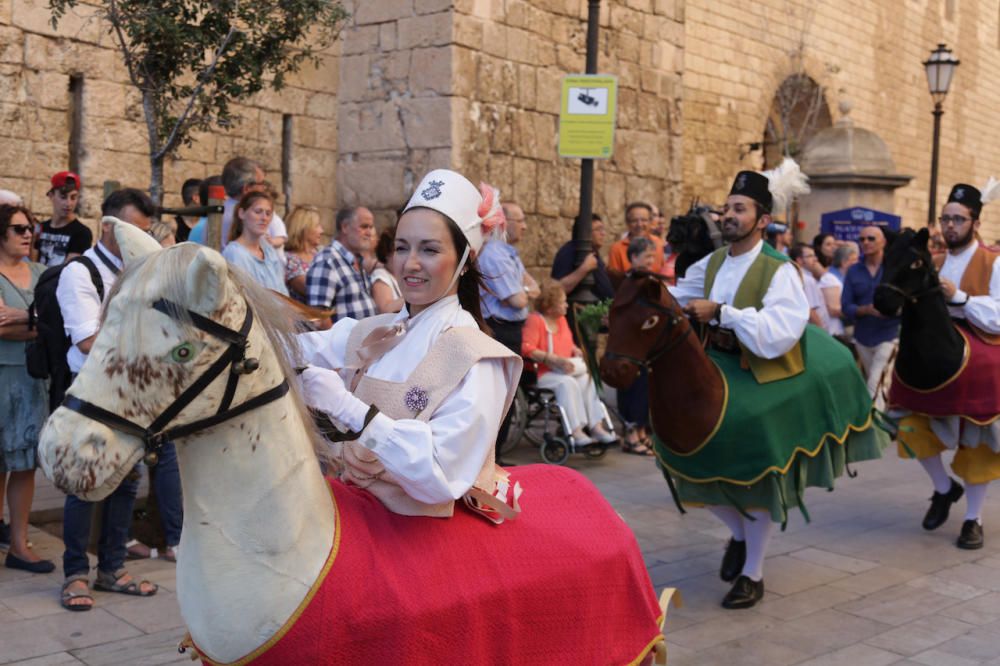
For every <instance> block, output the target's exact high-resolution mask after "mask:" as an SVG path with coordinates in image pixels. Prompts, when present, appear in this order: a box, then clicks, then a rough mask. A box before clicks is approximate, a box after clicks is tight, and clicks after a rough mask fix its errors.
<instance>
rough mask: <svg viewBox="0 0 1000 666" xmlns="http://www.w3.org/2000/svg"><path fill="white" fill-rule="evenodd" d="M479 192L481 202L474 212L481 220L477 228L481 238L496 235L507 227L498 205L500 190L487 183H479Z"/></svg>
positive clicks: (501, 208)
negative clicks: (481, 197)
mask: <svg viewBox="0 0 1000 666" xmlns="http://www.w3.org/2000/svg"><path fill="white" fill-rule="evenodd" d="M479 193H480V194H481V195H482V196H483V202H482V203H481V204H479V208H478V209H477V210H476V213H477V214H478V215H479V217H480V219H481V220H482V221H481V222H480V223H479V228H480V230H481V232H482V234H483V238H488V237H490V236H493V237H498V236H499V235H500V234H501V233H503V230H504V229H506V228H507V216H506V215H504V213H503V206H501V205H500V190H498V189H497V188H495V187H493V186H492V185H489V184H487V183H479Z"/></svg>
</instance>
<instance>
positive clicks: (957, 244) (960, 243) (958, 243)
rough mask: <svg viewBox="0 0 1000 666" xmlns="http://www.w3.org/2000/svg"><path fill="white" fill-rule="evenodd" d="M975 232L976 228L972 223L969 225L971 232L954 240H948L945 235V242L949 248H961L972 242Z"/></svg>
mask: <svg viewBox="0 0 1000 666" xmlns="http://www.w3.org/2000/svg"><path fill="white" fill-rule="evenodd" d="M975 233H976V229H975V228H974V227H973V226H972V225H969V233H967V234H965V235H964V236H962V237H961V238H957V239H955V240H954V241H950V240H948V237H947V236H945V237H944V242H945V244H946V245H947V246H948V249H949V250H960V249H962V248H963V247H966V246H968V244H969V243H971V242H972V239H973V237H974V235H975Z"/></svg>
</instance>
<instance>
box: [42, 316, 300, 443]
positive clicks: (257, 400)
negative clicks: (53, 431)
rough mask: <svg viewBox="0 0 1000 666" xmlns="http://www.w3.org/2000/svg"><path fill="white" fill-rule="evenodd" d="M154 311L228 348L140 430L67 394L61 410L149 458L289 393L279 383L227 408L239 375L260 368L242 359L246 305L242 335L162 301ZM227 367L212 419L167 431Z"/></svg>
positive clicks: (248, 321)
mask: <svg viewBox="0 0 1000 666" xmlns="http://www.w3.org/2000/svg"><path fill="white" fill-rule="evenodd" d="M153 309H155V310H157V311H159V312H162V313H163V314H165V315H167V316H168V317H170V318H171V319H174V320H180V319H181V317H182V313H183V314H186V316H187V317H188V318H190V320H191V323H192V324H194V326H195V327H196V328H198V329H200V330H202V331H204V332H205V333H208V334H209V335H212V336H214V337H216V338H219V339H220V340H222V341H223V342H228V343H229V347H228V348H227V349H226V351H225V352H223V353H222V355H220V356H219V358H217V359H216V360H215V361H214V362H213V363H212V365H211V366H209V367H208V369H207V370H205V372H204V373H202V374H201V376H200V377H198V379H196V380H195V381H194V382H193V383H192V384H191V385H190V386H189V387H187V388H186V389H185V390H184V391H183V392H182V393H181V394H180V395H179V396H177V398H176V399H175V400H174V401H173V402H172V403H170V405H169V406H167V408H166V409H164V410H163V412H162V413H161V414H160V415H159V416H157V417H156V418H155V419H154V420H153V422H152V423H151V424H149V426H147V427H143V426H141V425H139V424H137V423H134V422H133V421H129V420H128V419H126V418H124V417H122V416H119V415H118V414H115V413H113V412H110V411H108V410H106V409H104V408H103V407H99V406H97V405H95V404H93V403H91V402H87V401H86V400H81V399H80V398H77V397H76V396H74V395H70V394H68V393H67V394H66V397H65V398H64V399H63V402H62V406H63V407H65V408H67V409H71V410H73V411H74V412H77V413H78V414H81V415H82V416H86V417H87V418H90V419H93V420H95V421H98V422H100V423H103V424H104V425H106V426H108V427H109V428H113V429H114V430H118V431H121V432H124V433H126V434H129V435H133V436H135V437H138V438H140V439H141V440H142V441H143V444H144V446H145V449H146V455H147V458H148V457H149V456H150V455H151V454H152V456H153V457H154V458H155V455H156V454H157V452H158V451H159V449H160V448H162V447H163V444H164V443H165V442H169V441H172V440H174V439H176V438H178V437H187V436H188V435H192V434H194V433H196V432H198V431H200V430H205V429H206V428H211V427H212V426H216V425H218V424H220V423H223V422H225V421H228V420H229V419H232V418H235V417H237V416H240V415H242V414H245V413H246V412H249V411H251V410H253V409H256V408H258V407H262V406H263V405H266V404H268V403H269V402H273V401H275V400H278V399H279V398H281V397H282V396H284V395H285V394H286V393H288V390H289V386H288V380H283V381H282V382H281V383H280V384H278V385H277V386H275V387H273V388H271V389H268V390H267V391H265V392H263V393H261V394H260V395H257V396H255V397H253V398H250V399H249V400H246V401H245V402H242V403H240V404H239V405H237V406H236V407H231V405H232V402H233V397H234V396H235V395H236V386H237V384H238V383H239V378H240V375H244V374H249V373H251V372H253V371H254V370H256V369H257V368H258V367H259V363H258V361H257V359H253V358H246V350H247V345H248V344H249V340H248V337H247V336H248V335H249V333H250V329H251V328H252V327H253V310H252V309H251V308H250V306H249V305H247V308H246V316H245V317H244V319H243V325H242V326H241V327H240V330H238V331H235V330H233V329H231V328H227V327H225V326H223V325H222V324H218V323H216V322H214V321H212V320H211V319H208V318H207V317H203V316H202V315H200V314H198V313H197V312H192V311H190V310H185V308H183V307H181V306H180V305H177V304H176V303H173V302H171V301H168V300H165V299H160V300H158V301H156V302H155V303H154V304H153ZM227 367H230V368H231V369H230V374H229V379H228V380H227V382H226V390H225V392H224V394H223V396H222V400H221V401H220V403H219V409H218V411H216V413H215V414H214V415H213V416H209V417H206V418H203V419H198V420H197V421H192V422H191V423H185V424H182V425H179V426H175V427H173V428H169V429H165V428H166V426H167V425H168V424H169V423H170V422H171V421H173V420H174V419H175V418H176V417H177V415H178V414H180V413H181V411H183V410H184V408H185V407H187V406H188V405H190V404H191V403H192V402H193V401H194V399H195V398H197V397H198V396H199V395H200V394H201V393H202V392H203V391H204V390H205V389H206V388H208V386H209V384H211V383H212V382H213V381H215V379H216V378H217V377H218V376H219V375H221V374H222V373H223V372H224V371H225V370H226V368H227Z"/></svg>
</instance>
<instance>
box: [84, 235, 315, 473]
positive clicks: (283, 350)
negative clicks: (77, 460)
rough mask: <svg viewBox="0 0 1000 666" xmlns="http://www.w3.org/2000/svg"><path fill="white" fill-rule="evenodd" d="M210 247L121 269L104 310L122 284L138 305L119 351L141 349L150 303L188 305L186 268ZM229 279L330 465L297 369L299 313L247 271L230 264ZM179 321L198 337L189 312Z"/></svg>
mask: <svg viewBox="0 0 1000 666" xmlns="http://www.w3.org/2000/svg"><path fill="white" fill-rule="evenodd" d="M206 249H207V248H203V247H200V246H198V245H196V244H194V243H181V244H179V245H175V246H173V247H170V248H167V249H165V250H162V251H159V252H155V253H153V254H151V255H148V256H145V257H142V258H140V259H137V260H135V261H134V262H133V263H131V264H130V265H129V266H127V267H126V268H125V270H123V271H122V274H121V276H120V278H119V279H118V281H117V282H116V283H115V285H114V287H113V288H112V290H111V293H110V294H109V296H108V298H107V299H105V308H106V307H107V303H109V302H111V300H112V299H113V298H115V297H116V296H118V293H119V291H120V290H121V287H122V285H124V284H126V283H129V284H130V285H131V287H132V289H131V291H130V293H128V294H126V295H124V296H122V297H123V298H129V299H130V300H133V301H138V302H136V303H134V307H128V308H124V309H123V312H124V314H125V317H123V321H122V328H121V330H123V331H129V335H128V336H123V338H122V340H121V341H122V342H125V343H126V345H127V348H122V347H119V351H120V352H121V353H124V354H126V355H132V354H134V353H139V352H140V351H141V350H142V348H143V346H142V331H143V330H144V329H145V327H144V326H143V322H142V320H143V318H145V317H148V316H149V312H150V310H151V309H152V304H153V303H154V302H155V301H156V300H158V299H160V298H163V299H166V300H168V301H172V302H174V303H177V304H179V305H184V304H185V303H186V300H187V289H186V286H185V284H186V282H187V270H188V266H189V265H190V264H191V262H192V261H194V257H195V255H196V254H197V253H198V252H199V251H203V250H206ZM228 277H229V279H230V280H231V281H232V282H233V284H234V285H235V286H236V288H237V293H238V294H239V295H241V296H242V297H243V298H244V299H246V302H247V305H248V306H249V307H250V309H251V310H252V311H253V313H254V323H255V325H258V326H260V327H261V328H262V329H263V330H264V332H265V333H266V334H267V339H268V341H269V342H270V344H271V347H272V349H273V351H274V355H275V357H276V358H277V359H278V364H279V365H280V367H281V372H282V374H283V376H284V377H285V379H287V380H288V384H289V386H290V390H289V392H288V395H289V396H291V398H292V401H293V402H294V404H295V407H296V409H297V410H298V412H299V414H300V415H301V416H302V421H303V423H304V424H305V427H306V432H307V433H308V435H309V438H310V441H311V443H312V447H313V450H314V451H315V452H316V456H317V457H318V458H319V459H320V461H321V462H324V463H329V462H330V460H329V455H328V450H329V446H328V444H327V443H326V440H325V439H323V437H322V436H321V435H320V433H319V430H317V428H316V424H315V421H314V420H313V418H312V415H311V414H310V413H309V410H308V409H307V408H306V406H305V402H304V401H303V399H302V393H301V390H300V386H299V380H298V377H297V376H296V373H295V370H294V368H295V367H296V365H298V364H299V361H300V359H301V352H300V347H299V343H298V339H297V336H296V334H297V333H298V331H297V330H296V328H295V323H296V322H297V321H299V317H298V315H297V314H296V313H295V311H294V310H293V309H292V308H291V307H290V306H288V305H286V304H285V303H284V302H283V301H282V300H281V299H279V298H277V297H276V296H275V295H274V294H273V293H272V292H270V291H268V290H267V289H264V288H263V287H261V286H259V285H258V284H257V283H256V282H255V281H254V280H253V278H251V277H250V276H249V275H247V274H246V273H244V272H243V271H241V270H239V269H237V268H234V267H233V266H231V265H230V266H229V272H228ZM210 318H211V317H210ZM102 319H103V316H102ZM178 323H179V324H180V325H181V326H183V327H185V328H187V329H189V331H190V333H191V335H192V336H194V335H196V334H197V333H198V329H197V328H195V326H194V325H193V324H192V322H191V319H190V317H188V316H187V311H186V310H185V311H182V312H180V313H179V316H178ZM123 346H124V345H123Z"/></svg>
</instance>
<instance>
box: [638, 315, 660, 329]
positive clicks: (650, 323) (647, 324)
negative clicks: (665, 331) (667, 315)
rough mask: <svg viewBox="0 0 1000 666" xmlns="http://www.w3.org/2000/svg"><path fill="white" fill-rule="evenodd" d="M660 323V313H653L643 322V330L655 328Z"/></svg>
mask: <svg viewBox="0 0 1000 666" xmlns="http://www.w3.org/2000/svg"><path fill="white" fill-rule="evenodd" d="M659 323H660V317H659V316H658V315H653V316H652V317H650V318H649V319H647V320H646V321H644V322H642V330H644V331H648V330H649V329H651V328H653V327H654V326H656V325H657V324H659Z"/></svg>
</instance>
